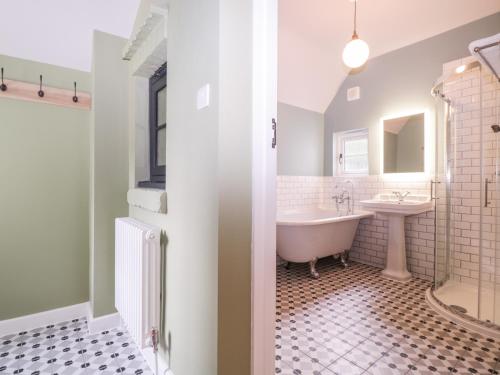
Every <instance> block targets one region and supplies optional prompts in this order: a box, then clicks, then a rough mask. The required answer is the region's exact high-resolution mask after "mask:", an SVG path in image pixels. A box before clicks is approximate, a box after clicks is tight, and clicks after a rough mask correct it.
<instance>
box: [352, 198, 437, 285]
mask: <svg viewBox="0 0 500 375" xmlns="http://www.w3.org/2000/svg"><path fill="white" fill-rule="evenodd" d="M360 204H361V206H363V207H364V208H366V209H369V210H370V211H375V212H378V213H381V214H384V215H386V216H387V217H388V219H389V241H388V248H387V261H386V267H385V269H384V270H383V271H382V275H384V276H385V277H387V278H390V279H393V280H397V281H408V280H410V279H411V273H409V272H408V269H407V267H406V246H405V216H409V215H417V214H421V213H423V212H427V211H431V210H432V209H433V205H432V201H431V200H430V199H429V197H428V196H426V195H407V196H406V197H405V198H404V199H403V200H401V199H397V197H396V196H394V195H390V194H379V195H377V196H376V197H375V198H374V199H369V200H365V201H361V202H360Z"/></svg>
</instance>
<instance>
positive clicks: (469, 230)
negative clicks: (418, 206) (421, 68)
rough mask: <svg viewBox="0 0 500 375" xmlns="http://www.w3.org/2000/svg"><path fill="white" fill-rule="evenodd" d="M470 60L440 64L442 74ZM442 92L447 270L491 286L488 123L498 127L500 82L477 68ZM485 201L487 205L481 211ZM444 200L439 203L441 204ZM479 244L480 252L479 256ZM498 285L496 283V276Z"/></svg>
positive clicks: (492, 150) (492, 148)
mask: <svg viewBox="0 0 500 375" xmlns="http://www.w3.org/2000/svg"><path fill="white" fill-rule="evenodd" d="M474 61H475V60H474V58H473V57H468V58H464V59H459V60H456V61H452V62H450V63H447V64H445V65H444V66H443V72H444V76H447V75H450V74H453V72H454V70H455V69H456V68H457V67H458V66H460V65H465V64H469V63H471V62H474ZM481 86H482V88H481ZM443 91H444V94H445V95H446V96H447V97H448V98H450V99H451V103H452V110H451V122H450V132H449V139H450V142H449V151H450V152H449V154H448V160H447V161H448V166H449V170H450V171H451V173H449V175H450V178H451V181H450V182H451V186H450V189H449V190H448V192H447V194H448V198H449V200H450V203H451V216H450V218H449V224H448V225H449V230H450V233H451V234H452V236H451V240H450V242H449V247H450V250H451V254H452V256H451V257H450V258H451V259H452V260H453V261H452V262H451V264H449V266H448V272H449V273H450V275H451V277H452V278H453V279H455V280H458V281H461V282H466V283H473V284H477V282H478V280H479V275H481V280H482V283H483V284H482V286H485V287H491V286H492V284H493V282H494V281H495V280H494V275H495V265H496V267H497V272H496V274H497V275H499V274H500V272H499V271H500V259H497V258H496V256H495V253H498V252H496V251H495V249H496V246H498V245H499V244H498V243H497V239H496V238H495V237H496V236H495V233H496V225H497V220H496V215H497V212H496V211H497V210H496V183H495V181H496V176H495V172H496V163H497V145H496V142H497V137H498V135H495V133H493V131H492V129H491V126H492V125H494V124H498V113H499V108H498V106H499V105H500V103H498V101H497V95H498V91H499V84H498V82H496V80H495V79H494V77H493V75H492V74H491V73H490V72H489V70H488V69H485V68H482V69H480V68H479V67H477V68H475V69H473V70H471V71H469V72H466V73H464V74H462V75H460V76H458V77H452V78H451V79H447V80H446V81H445V84H444V88H443ZM481 104H482V108H481ZM481 126H482V130H483V131H482V134H481ZM481 146H482V147H481ZM481 160H482V165H481ZM481 167H482V168H483V180H481ZM486 179H488V181H489V183H488V188H489V189H488V190H489V194H488V196H486V195H485V190H484V189H485V180H486ZM444 194H446V193H444ZM486 199H487V200H488V201H489V204H488V207H485V200H486ZM444 202H445V200H444V199H443V200H441V201H440V202H439V204H440V205H443V204H444ZM438 210H439V211H441V208H438ZM481 215H482V230H481V227H480V225H481V224H480V220H481ZM438 223H439V225H440V226H441V228H442V226H443V225H445V224H446V221H445V220H439V221H438ZM481 237H482V238H481ZM481 240H482V246H483V248H482V251H481V253H480V243H481V242H480V241H481ZM440 246H441V245H440ZM440 246H438V249H439V247H440ZM443 253H444V252H443ZM438 262H439V263H441V262H442V263H443V264H439V266H440V268H442V267H444V264H445V259H444V258H440V259H439V260H438ZM496 281H497V283H498V282H500V278H499V279H497V280H496Z"/></svg>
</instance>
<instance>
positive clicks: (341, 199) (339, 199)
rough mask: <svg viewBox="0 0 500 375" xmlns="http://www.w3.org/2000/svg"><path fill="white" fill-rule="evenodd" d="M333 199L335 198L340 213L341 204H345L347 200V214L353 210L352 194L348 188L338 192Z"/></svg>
mask: <svg viewBox="0 0 500 375" xmlns="http://www.w3.org/2000/svg"><path fill="white" fill-rule="evenodd" d="M332 199H335V205H336V208H337V212H339V213H340V211H339V206H340V205H341V204H344V203H345V202H346V201H347V214H349V212H351V196H350V194H349V192H348V191H347V190H342V192H341V193H340V194H336V195H334V196H333V197H332Z"/></svg>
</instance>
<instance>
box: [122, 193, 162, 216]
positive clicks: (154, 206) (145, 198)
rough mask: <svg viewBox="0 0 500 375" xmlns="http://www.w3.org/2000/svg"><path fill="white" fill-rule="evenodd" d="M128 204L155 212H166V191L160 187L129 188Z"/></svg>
mask: <svg viewBox="0 0 500 375" xmlns="http://www.w3.org/2000/svg"><path fill="white" fill-rule="evenodd" d="M127 202H128V204H129V205H131V206H134V207H139V208H142V209H144V210H148V211H151V212H155V213H166V212H167V192H166V191H165V190H161V189H141V188H134V189H129V190H128V192H127Z"/></svg>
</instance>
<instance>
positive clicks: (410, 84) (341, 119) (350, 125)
mask: <svg viewBox="0 0 500 375" xmlns="http://www.w3.org/2000/svg"><path fill="white" fill-rule="evenodd" d="M499 25H500V13H496V14H494V15H492V16H488V17H485V18H483V19H480V20H478V21H474V22H472V23H469V24H467V25H464V26H461V27H459V28H456V29H453V30H450V31H447V32H445V33H442V34H439V35H436V36H434V37H432V38H429V39H426V40H423V41H421V42H418V43H415V44H412V45H409V46H407V47H403V48H401V49H398V50H396V51H393V52H389V53H386V54H384V55H381V56H377V57H375V58H373V59H370V60H368V62H367V64H366V66H365V67H364V68H362V69H361V70H360V71H358V72H352V73H351V74H350V75H349V76H348V77H347V78H346V79H345V81H344V82H343V83H342V85H341V86H340V88H339V90H338V92H337V95H336V96H335V97H334V98H333V100H332V102H331V103H330V106H329V107H328V109H327V110H326V112H325V174H326V175H331V174H332V133H334V132H338V131H345V130H351V129H360V128H368V129H369V142H370V147H369V152H370V174H379V173H380V148H379V139H380V136H379V129H380V119H381V118H382V117H384V116H390V115H393V114H398V113H402V112H408V111H414V110H424V109H428V110H429V113H430V116H429V118H430V119H434V107H435V106H434V98H433V97H432V96H431V94H430V90H431V88H432V86H433V84H434V81H435V80H436V79H437V78H438V77H439V76H440V75H441V74H442V69H443V64H444V63H446V62H448V61H451V60H455V59H458V58H462V57H465V56H470V52H469V50H468V45H469V43H470V42H471V41H473V40H477V39H480V38H482V37H486V36H490V35H493V34H496V33H498V32H499ZM353 86H359V87H360V88H361V99H359V100H356V101H352V102H348V101H347V99H346V91H347V89H348V88H350V87H353Z"/></svg>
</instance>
